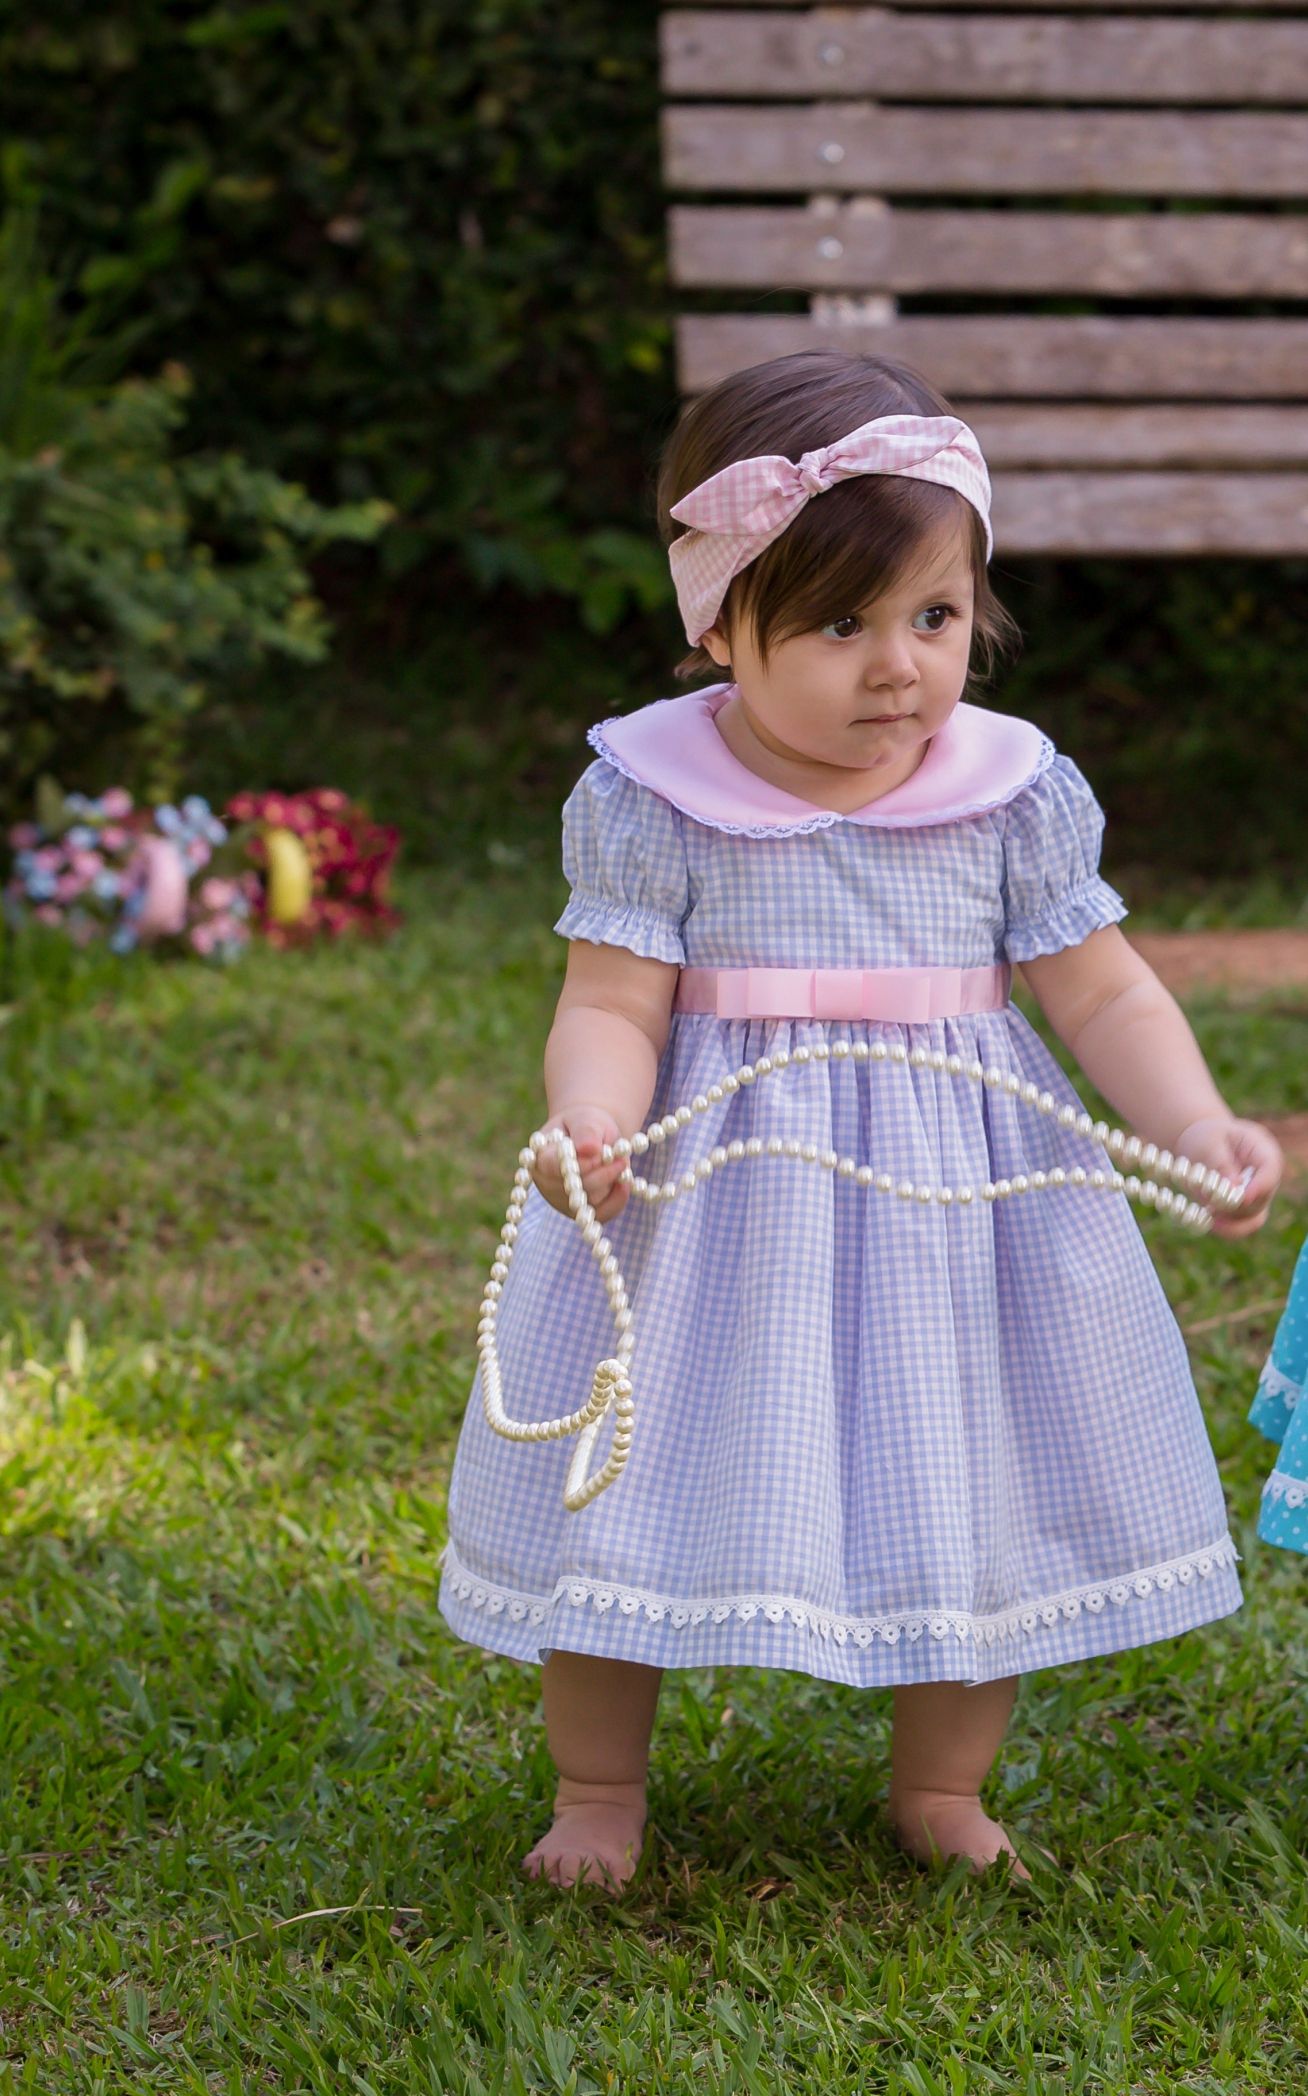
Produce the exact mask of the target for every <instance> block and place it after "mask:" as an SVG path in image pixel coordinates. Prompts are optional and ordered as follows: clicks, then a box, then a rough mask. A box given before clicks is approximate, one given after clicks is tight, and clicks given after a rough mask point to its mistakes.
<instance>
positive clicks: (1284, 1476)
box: [1249, 1244, 1308, 1554]
mask: <svg viewBox="0 0 1308 2096" xmlns="http://www.w3.org/2000/svg"><path fill="white" fill-rule="evenodd" d="M1306 1392H1308V1244H1305V1245H1304V1248H1303V1250H1302V1252H1301V1253H1300V1254H1299V1263H1298V1265H1297V1266H1296V1268H1295V1273H1294V1279H1293V1281H1292V1282H1291V1284H1290V1299H1289V1301H1288V1302H1287V1304H1286V1306H1285V1314H1284V1316H1283V1317H1282V1319H1281V1322H1280V1324H1279V1326H1278V1327H1277V1332H1276V1338H1275V1340H1274V1341H1273V1343H1272V1351H1271V1353H1270V1354H1269V1355H1268V1357H1267V1361H1266V1363H1265V1364H1264V1367H1263V1372H1262V1375H1261V1376H1260V1377H1259V1380H1258V1389H1257V1392H1256V1394H1255V1397H1254V1401H1253V1409H1252V1410H1251V1412H1250V1414H1249V1417H1250V1419H1251V1420H1252V1421H1253V1424H1254V1425H1255V1426H1256V1427H1257V1428H1258V1430H1259V1432H1260V1433H1263V1434H1266V1436H1267V1438H1268V1440H1269V1441H1276V1442H1278V1443H1279V1444H1280V1446H1279V1449H1278V1452H1277V1458H1276V1466H1275V1468H1274V1469H1273V1471H1272V1474H1271V1476H1270V1477H1269V1478H1268V1480H1267V1482H1266V1484H1265V1485H1264V1486H1263V1501H1262V1510H1261V1512H1260V1514H1259V1518H1258V1533H1259V1535H1260V1536H1261V1537H1262V1538H1263V1541H1264V1542H1266V1543H1279V1544H1280V1545H1281V1547H1282V1548H1283V1549H1285V1550H1301V1551H1303V1552H1304V1553H1305V1554H1308V1398H1306V1397H1305V1393H1306Z"/></svg>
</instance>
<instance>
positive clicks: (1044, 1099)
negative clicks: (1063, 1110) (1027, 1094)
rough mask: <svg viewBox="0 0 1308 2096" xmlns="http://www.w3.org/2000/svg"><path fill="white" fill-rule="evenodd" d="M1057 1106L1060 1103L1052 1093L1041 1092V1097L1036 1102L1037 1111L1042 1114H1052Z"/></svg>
mask: <svg viewBox="0 0 1308 2096" xmlns="http://www.w3.org/2000/svg"><path fill="white" fill-rule="evenodd" d="M1057 1104H1058V1101H1057V1099H1055V1097H1054V1095H1053V1093H1052V1092H1041V1094H1040V1097H1039V1098H1038V1099H1037V1100H1036V1107H1037V1110H1038V1111H1039V1112H1040V1113H1042V1114H1051V1113H1052V1112H1053V1111H1054V1108H1055V1107H1056V1106H1057Z"/></svg>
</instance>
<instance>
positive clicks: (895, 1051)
mask: <svg viewBox="0 0 1308 2096" xmlns="http://www.w3.org/2000/svg"><path fill="white" fill-rule="evenodd" d="M887 1052H888V1053H889V1056H890V1060H891V1062H892V1063H906V1062H907V1061H908V1050H907V1048H906V1047H905V1046H904V1043H903V1042H902V1041H892V1042H891V1044H890V1047H889V1050H888V1051H887Z"/></svg>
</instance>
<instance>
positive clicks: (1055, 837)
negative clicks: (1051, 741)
mask: <svg viewBox="0 0 1308 2096" xmlns="http://www.w3.org/2000/svg"><path fill="white" fill-rule="evenodd" d="M1103 834H1104V817H1103V810H1102V809H1101V808H1100V806H1099V803H1098V802H1097V801H1096V799H1095V797H1094V795H1093V793H1092V792H1091V791H1090V788H1089V786H1088V785H1087V784H1086V782H1085V780H1084V779H1083V778H1082V776H1081V774H1080V772H1079V771H1078V770H1077V768H1076V766H1075V764H1073V762H1072V760H1071V758H1070V757H1055V758H1054V760H1053V762H1052V764H1050V765H1049V767H1048V769H1047V770H1045V771H1043V772H1042V773H1041V774H1040V776H1039V778H1038V779H1035V780H1034V781H1033V782H1032V783H1031V785H1030V786H1028V787H1026V788H1025V789H1024V791H1023V792H1021V793H1019V794H1018V796H1017V798H1016V799H1015V800H1014V801H1012V802H1011V803H1010V805H1009V808H1008V811H1007V819H1006V822H1005V829H1004V952H1005V954H1006V956H1007V958H1008V959H1009V960H1010V961H1031V960H1035V959H1036V957H1037V956H1038V955H1039V954H1044V953H1060V952H1061V951H1062V950H1063V948H1064V947H1067V946H1079V945H1080V944H1081V941H1082V940H1083V939H1088V938H1089V936H1090V934H1091V932H1097V931H1101V930H1102V929H1103V927H1104V926H1105V925H1106V924H1117V923H1118V922H1119V921H1120V920H1121V919H1122V918H1123V917H1125V915H1126V904H1125V903H1124V902H1123V900H1122V898H1121V896H1120V895H1119V894H1118V893H1117V891H1116V889H1115V888H1110V887H1109V885H1108V883H1107V881H1105V880H1103V879H1101V877H1100V873H1099V847H1100V843H1101V841H1102V839H1103Z"/></svg>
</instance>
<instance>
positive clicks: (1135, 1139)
mask: <svg viewBox="0 0 1308 2096" xmlns="http://www.w3.org/2000/svg"><path fill="white" fill-rule="evenodd" d="M1142 1148H1143V1145H1142V1143H1141V1141H1140V1138H1139V1136H1138V1135H1132V1136H1128V1137H1127V1140H1126V1145H1125V1148H1124V1149H1123V1151H1122V1155H1123V1157H1124V1158H1125V1159H1126V1162H1127V1163H1128V1164H1134V1163H1135V1161H1136V1159H1137V1157H1138V1156H1139V1155H1140V1152H1141V1149H1142Z"/></svg>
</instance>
